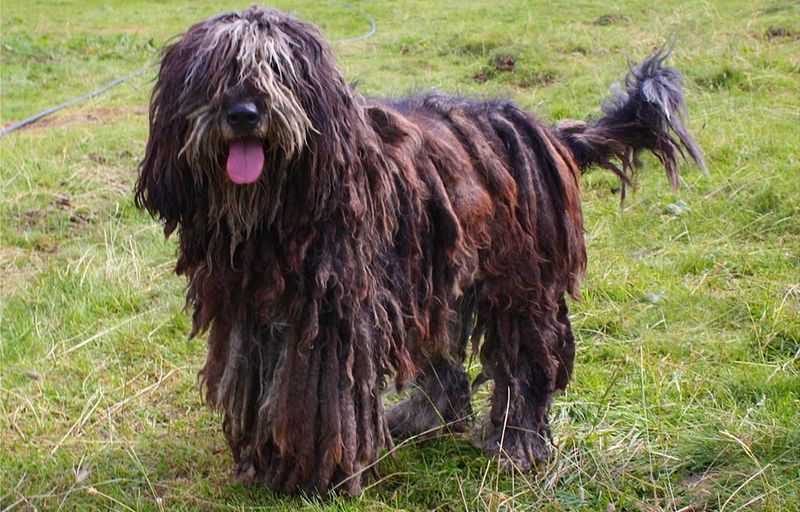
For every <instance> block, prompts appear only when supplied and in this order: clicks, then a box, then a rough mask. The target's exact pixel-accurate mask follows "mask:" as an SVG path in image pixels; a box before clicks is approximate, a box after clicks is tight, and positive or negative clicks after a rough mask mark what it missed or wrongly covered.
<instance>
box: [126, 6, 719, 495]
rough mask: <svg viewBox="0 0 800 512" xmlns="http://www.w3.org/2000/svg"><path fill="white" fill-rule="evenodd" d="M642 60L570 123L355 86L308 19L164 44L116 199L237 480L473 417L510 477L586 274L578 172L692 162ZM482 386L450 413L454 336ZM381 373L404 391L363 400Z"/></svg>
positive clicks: (254, 16)
mask: <svg viewBox="0 0 800 512" xmlns="http://www.w3.org/2000/svg"><path fill="white" fill-rule="evenodd" d="M665 58H666V52H663V51H661V52H657V53H656V54H654V55H652V56H651V57H649V58H648V59H646V60H645V61H644V62H643V63H642V64H640V65H639V66H638V67H635V68H632V69H631V70H630V71H629V73H628V75H627V77H626V78H625V83H624V86H623V87H622V88H620V89H619V90H618V91H617V92H616V93H615V94H614V95H612V97H611V98H610V99H609V100H608V101H607V102H606V104H605V105H604V115H603V117H601V118H600V119H597V120H595V121H589V122H582V121H570V120H567V121H562V122H560V123H558V124H556V125H555V126H554V127H553V126H549V125H547V124H544V123H543V122H542V121H540V120H539V119H537V118H536V117H535V116H534V115H533V114H531V113H529V112H526V111H524V110H522V109H520V108H519V107H517V106H515V105H514V104H512V103H510V102H508V101H500V100H493V101H475V100H470V99H466V98H463V97H457V96H450V95H447V94H444V93H440V92H430V93H427V94H422V95H418V96H413V97H408V98H402V99H398V100H375V99H369V98H365V97H363V96H361V95H360V94H359V93H358V92H356V91H355V90H354V89H353V88H352V87H351V86H350V85H348V83H347V82H345V79H344V77H343V76H342V73H341V72H340V71H339V69H338V68H337V65H336V60H335V58H334V55H333V53H332V51H331V48H330V46H329V45H328V43H327V42H326V41H325V40H324V38H323V36H322V35H321V33H320V31H319V30H318V29H317V28H316V27H315V26H313V25H310V24H308V23H305V22H302V21H299V20H297V19H295V18H293V17H290V16H288V15H286V14H283V13H281V12H279V11H276V10H271V9H262V8H259V7H255V6H254V7H251V8H250V9H249V10H247V11H244V12H232V13H227V14H222V15H219V16H216V17H213V18H211V19H209V20H206V21H203V22H201V23H198V24H196V25H194V26H192V27H191V28H189V30H188V31H187V32H186V33H185V34H184V35H183V36H182V37H180V38H179V39H178V40H177V41H176V42H174V43H173V44H171V45H169V46H168V47H167V48H166V49H165V50H164V53H163V60H162V62H161V68H160V71H159V74H158V78H157V81H156V84H155V90H154V92H153V96H152V101H151V105H150V136H149V140H148V142H147V149H146V154H145V156H144V159H143V161H142V163H141V167H140V173H139V178H138V182H137V184H136V203H137V205H138V206H140V207H142V208H145V209H147V210H148V211H149V212H150V213H151V214H153V215H154V216H155V217H157V218H158V219H160V220H161V221H162V222H163V223H164V230H165V233H166V234H167V235H169V234H171V233H173V232H175V231H177V236H178V238H179V245H178V261H177V265H176V268H175V271H176V272H177V273H178V274H180V275H185V276H186V277H187V279H188V292H187V303H188V305H190V306H191V307H192V308H193V311H194V316H193V329H192V333H191V334H192V335H196V334H198V333H201V332H204V331H208V356H207V359H206V362H205V365H204V366H203V368H202V370H201V372H200V376H201V379H202V382H203V384H204V386H205V397H206V400H207V401H208V403H209V405H210V406H211V407H213V408H215V409H217V410H218V411H220V413H221V414H222V418H223V420H222V428H223V430H224V432H225V436H226V438H227V440H228V443H229V445H230V448H231V450H232V453H233V459H234V461H235V463H236V474H237V476H238V477H239V478H240V479H242V480H244V481H248V482H257V483H261V484H264V485H267V486H269V487H271V488H274V489H276V490H278V491H280V492H284V493H295V492H299V491H304V492H308V493H312V494H323V495H325V494H328V493H330V492H331V491H332V490H341V491H345V492H348V493H350V494H358V493H359V492H360V491H361V489H362V483H363V481H364V477H365V475H368V474H370V473H372V472H374V468H375V462H376V460H377V457H378V455H379V452H380V451H381V450H382V449H385V448H387V447H391V446H392V439H393V438H394V439H398V438H407V437H409V436H414V435H418V434H422V433H425V434H430V433H432V432H434V431H435V430H436V429H437V428H440V429H448V430H449V431H464V430H465V429H467V428H468V427H471V428H473V434H472V437H473V441H474V443H475V444H476V445H477V446H479V447H480V449H481V450H482V452H483V453H484V454H485V455H486V456H490V457H499V459H500V461H501V463H502V464H503V465H504V466H505V467H506V468H508V469H512V470H521V471H525V470H529V469H531V468H532V466H533V465H534V464H535V463H536V462H537V461H541V460H543V459H545V458H546V457H547V456H548V453H549V444H550V439H551V434H550V427H549V423H548V410H549V408H550V404H551V402H552V400H553V396H554V394H555V393H557V392H558V391H560V390H563V389H564V388H565V387H566V385H567V383H568V382H569V379H570V375H571V373H572V369H573V362H574V358H575V340H574V338H573V335H572V331H571V328H570V321H569V315H568V312H567V303H566V302H565V296H566V295H571V296H573V297H575V296H577V294H578V281H579V278H580V277H581V275H582V273H583V272H584V269H585V266H586V250H585V246H584V237H583V220H582V215H581V199H580V190H579V178H580V174H581V172H582V170H584V169H586V168H588V167H590V166H593V165H599V166H602V167H605V168H608V169H610V170H612V171H614V172H615V173H617V174H618V175H619V176H620V177H621V178H622V179H623V182H627V180H628V179H629V176H630V175H631V173H632V171H633V167H634V163H635V161H636V154H637V152H639V151H643V150H647V151H650V152H652V153H653V154H655V155H656V156H657V157H658V159H659V160H660V162H661V163H662V164H663V166H664V167H665V169H666V171H667V174H668V176H669V178H670V180H671V181H672V183H673V184H674V185H677V180H678V169H677V164H678V160H679V159H681V158H684V157H685V158H689V159H692V160H694V161H695V162H697V164H698V165H700V166H703V159H702V156H701V154H700V151H699V149H698V148H697V145H696V144H695V142H694V140H693V139H692V137H691V136H690V135H689V133H688V132H687V131H686V130H685V128H684V126H683V124H682V121H681V114H682V110H683V94H682V90H681V87H682V84H681V82H682V77H681V75H680V73H678V72H677V71H676V70H675V69H673V68H670V67H666V66H665V65H664V59H665ZM470 341H471V342H472V344H473V347H474V350H476V351H479V352H480V361H481V364H482V372H481V376H480V377H479V379H480V380H491V381H492V386H493V387H492V392H491V406H490V409H489V411H488V413H487V414H486V417H485V419H483V420H482V421H480V422H474V424H473V422H471V421H469V420H470V419H471V417H472V411H471V406H470V398H471V391H472V390H471V385H470V381H469V378H468V376H467V373H466V372H465V371H464V369H463V367H462V363H463V362H464V359H465V355H466V352H467V345H468V343H469V342H470ZM390 381H393V385H394V386H396V387H397V388H401V387H402V386H404V385H406V384H407V383H411V382H413V383H414V387H415V391H414V392H413V393H412V394H411V396H410V397H409V398H408V399H406V400H405V401H403V402H401V403H399V404H398V405H395V406H393V407H391V408H389V409H388V410H384V404H383V401H382V393H383V391H384V389H385V388H386V387H387V386H388V385H389V382H390Z"/></svg>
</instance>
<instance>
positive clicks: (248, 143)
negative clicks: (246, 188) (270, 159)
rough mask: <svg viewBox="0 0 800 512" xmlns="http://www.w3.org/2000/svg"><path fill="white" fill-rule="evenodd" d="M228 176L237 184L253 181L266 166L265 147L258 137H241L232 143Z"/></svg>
mask: <svg viewBox="0 0 800 512" xmlns="http://www.w3.org/2000/svg"><path fill="white" fill-rule="evenodd" d="M227 168H228V177H229V178H230V179H231V181H232V182H234V183H236V184H237V185H244V184H246V183H253V182H254V181H256V180H257V179H258V177H259V176H260V175H261V169H263V168H264V148H263V147H262V146H261V141H260V140H258V139H240V140H236V141H234V142H232V143H231V147H230V150H229V153H228V165H227Z"/></svg>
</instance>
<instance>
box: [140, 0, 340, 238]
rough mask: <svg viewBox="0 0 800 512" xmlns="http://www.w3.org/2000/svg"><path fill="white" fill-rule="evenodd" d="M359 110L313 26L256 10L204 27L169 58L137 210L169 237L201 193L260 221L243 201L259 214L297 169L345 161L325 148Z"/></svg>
mask: <svg viewBox="0 0 800 512" xmlns="http://www.w3.org/2000/svg"><path fill="white" fill-rule="evenodd" d="M352 101H353V97H352V94H351V91H350V88H349V87H348V86H347V84H346V83H345V81H344V79H343V77H342V75H341V73H340V72H339V70H338V69H337V67H336V63H335V59H334V57H333V53H332V51H331V49H330V47H329V45H328V44H327V43H326V42H325V40H324V39H323V38H322V35H321V34H320V32H319V30H318V29H317V28H316V27H314V26H313V25H310V24H307V23H304V22H301V21H299V20H296V19H294V18H292V17H290V16H288V15H285V14H283V13H281V12H279V11H275V10H271V9H262V8H259V7H255V6H254V7H251V8H250V9H249V10H247V11H244V12H241V13H239V12H233V13H226V14H222V15H219V16H216V17H213V18H211V19H208V20H206V21H204V22H201V23H198V24H196V25H194V26H192V27H191V28H190V29H189V30H188V31H187V32H186V33H185V34H184V35H183V36H182V37H180V38H179V39H178V40H177V41H176V42H175V43H173V44H171V45H169V46H167V47H166V48H165V50H164V52H163V59H162V62H161V68H160V71H159V74H158V78H157V81H156V84H155V88H154V91H153V96H152V100H151V105H150V138H149V140H148V143H147V150H146V154H145V157H144V159H143V161H142V164H141V167H140V176H139V182H138V183H137V188H136V200H137V204H138V205H139V206H140V207H144V208H147V209H148V210H149V211H150V212H151V213H152V214H154V215H157V216H159V217H161V218H162V219H164V220H165V221H166V224H167V230H168V231H171V229H174V227H175V225H176V224H177V223H179V222H182V221H183V220H185V218H186V215H187V214H188V213H189V212H190V211H191V210H192V209H193V206H194V205H195V199H196V197H197V195H198V194H211V195H213V194H214V193H216V194H217V196H219V197H218V198H217V199H216V200H215V199H213V198H211V199H210V201H211V202H212V203H216V205H211V207H213V208H216V209H217V210H223V209H226V208H227V209H234V210H237V211H239V212H238V213H239V215H240V216H247V215H250V216H251V217H252V215H251V214H250V213H248V212H241V211H240V210H242V209H246V208H247V205H243V204H242V201H244V202H245V203H248V204H250V205H252V204H253V203H254V197H255V195H256V194H259V192H258V191H259V190H261V192H260V193H261V194H262V195H264V194H266V193H267V192H265V191H266V190H267V189H268V188H270V187H274V186H276V181H277V180H279V179H280V175H281V174H282V173H286V172H287V170H289V169H290V168H291V167H292V166H293V164H295V163H297V162H298V161H300V160H303V159H305V160H309V159H310V160H313V161H314V163H315V164H316V163H317V162H318V160H320V158H328V157H327V156H321V155H327V154H330V153H333V154H334V155H335V154H336V153H337V152H336V151H335V149H334V151H332V152H331V151H329V150H330V149H331V148H325V147H324V146H325V140H331V139H335V138H336V135H337V133H340V132H341V128H340V127H338V126H336V123H341V122H347V116H346V115H344V114H343V112H346V111H347V110H352V108H351V107H352ZM256 202H262V201H260V200H258V201H256Z"/></svg>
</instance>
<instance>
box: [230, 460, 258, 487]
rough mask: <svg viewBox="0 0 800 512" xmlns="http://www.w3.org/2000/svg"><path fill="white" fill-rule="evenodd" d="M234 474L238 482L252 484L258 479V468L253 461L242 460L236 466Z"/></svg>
mask: <svg viewBox="0 0 800 512" xmlns="http://www.w3.org/2000/svg"><path fill="white" fill-rule="evenodd" d="M234 475H235V478H236V480H237V481H238V482H241V483H243V484H244V485H250V484H252V483H253V482H254V481H255V479H256V468H255V466H253V463H252V462H249V461H241V462H239V463H238V464H236V467H235V468H234Z"/></svg>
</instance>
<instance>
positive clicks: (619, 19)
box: [592, 14, 630, 27]
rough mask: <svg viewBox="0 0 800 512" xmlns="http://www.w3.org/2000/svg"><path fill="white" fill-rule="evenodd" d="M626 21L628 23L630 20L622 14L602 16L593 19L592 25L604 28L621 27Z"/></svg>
mask: <svg viewBox="0 0 800 512" xmlns="http://www.w3.org/2000/svg"><path fill="white" fill-rule="evenodd" d="M628 21H630V19H629V18H628V17H627V16H625V15H623V14H603V15H602V16H598V17H597V18H595V20H594V21H593V22H592V25H597V26H599V27H605V26H608V25H622V24H625V23H627V22H628Z"/></svg>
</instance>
